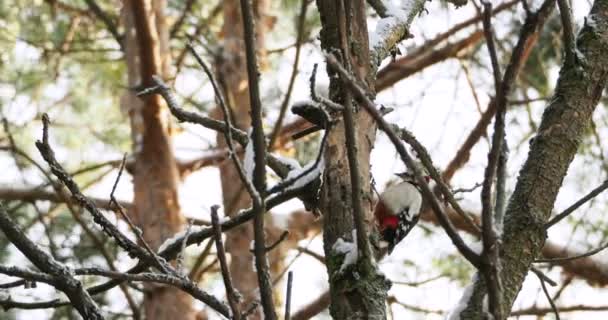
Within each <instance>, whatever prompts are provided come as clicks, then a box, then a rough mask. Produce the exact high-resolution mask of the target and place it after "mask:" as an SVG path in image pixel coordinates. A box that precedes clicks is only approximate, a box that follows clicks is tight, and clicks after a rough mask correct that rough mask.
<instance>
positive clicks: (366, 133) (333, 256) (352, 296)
mask: <svg viewBox="0 0 608 320" xmlns="http://www.w3.org/2000/svg"><path fill="white" fill-rule="evenodd" d="M338 1H341V0H338ZM317 6H318V8H319V12H320V14H321V23H322V29H321V46H322V48H323V49H324V50H326V51H327V52H336V50H337V51H339V50H340V38H339V37H340V36H339V35H340V32H339V28H338V14H337V13H338V8H339V5H338V2H337V1H333V0H332V1H320V0H319V1H317ZM344 8H345V10H346V12H345V13H343V14H344V15H345V17H346V32H347V34H348V37H347V39H349V41H350V43H348V45H349V50H350V56H351V63H352V70H353V72H354V73H355V75H356V76H357V78H358V79H360V80H361V82H362V83H365V84H366V85H367V86H368V87H369V88H373V85H372V83H373V80H372V79H373V75H372V73H371V69H370V62H369V61H370V57H369V49H368V34H367V24H366V16H365V1H361V0H356V1H344ZM328 73H329V74H330V79H331V82H330V97H331V98H332V100H334V101H336V102H338V103H342V102H343V101H342V100H343V98H342V97H343V91H342V88H341V82H340V81H339V80H338V78H337V76H336V77H333V74H334V72H333V71H332V70H328ZM355 109H357V108H355ZM354 116H355V122H356V124H357V127H358V130H357V131H356V133H357V141H358V145H357V146H356V147H357V149H358V160H359V164H360V167H359V168H358V170H359V172H358V174H359V175H360V177H361V184H362V186H363V190H362V194H361V195H360V198H361V199H362V205H363V209H364V212H365V220H366V222H367V223H368V225H369V226H370V229H371V228H373V225H374V224H373V222H372V217H371V209H372V193H371V192H372V190H371V185H370V183H369V182H370V163H369V156H370V152H371V149H372V148H373V145H374V141H375V132H376V130H375V129H376V128H375V123H374V122H373V120H372V119H371V117H370V116H369V115H368V114H367V113H365V112H356V113H355V115H354ZM325 163H326V164H325V168H326V169H325V173H324V182H323V190H322V192H321V211H322V212H323V219H324V224H323V225H324V230H323V231H324V232H323V237H324V250H325V257H326V261H327V271H328V274H329V281H330V294H331V305H330V312H331V315H332V317H333V318H334V319H384V318H386V314H385V309H386V308H385V300H386V291H387V290H388V288H389V284H388V282H387V281H386V279H385V278H384V277H383V276H381V275H378V274H375V273H373V272H372V273H371V274H367V275H364V273H359V272H357V270H356V269H348V270H347V271H346V272H339V270H340V267H341V264H342V259H343V255H342V254H337V253H336V252H335V251H334V250H332V247H333V245H334V243H335V242H336V241H337V240H338V238H343V239H344V240H347V241H350V242H353V241H356V239H353V237H352V230H353V229H354V228H355V227H354V223H353V212H352V211H353V210H352V205H351V185H350V173H349V167H348V159H347V154H346V145H345V138H344V126H343V124H342V123H339V124H338V125H336V126H335V127H334V128H333V129H332V130H331V131H330V133H329V136H328V139H327V151H326V154H325Z"/></svg>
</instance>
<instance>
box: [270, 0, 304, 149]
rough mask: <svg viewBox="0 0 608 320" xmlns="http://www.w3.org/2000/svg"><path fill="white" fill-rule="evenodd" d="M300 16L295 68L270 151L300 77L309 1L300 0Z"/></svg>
mask: <svg viewBox="0 0 608 320" xmlns="http://www.w3.org/2000/svg"><path fill="white" fill-rule="evenodd" d="M300 2H301V6H300V14H299V15H298V20H297V28H298V35H297V36H296V53H295V58H294V61H293V67H292V69H291V76H290V77H289V85H288V86H287V93H285V97H284V98H283V102H282V103H281V108H280V109H279V110H280V111H279V117H278V118H277V121H276V123H275V125H274V129H273V130H272V134H271V135H270V141H269V142H268V147H269V149H270V150H273V149H274V144H275V142H276V140H277V138H278V137H279V134H280V132H281V128H282V127H283V120H284V118H285V113H286V111H287V107H288V106H289V99H290V98H291V92H292V91H293V87H294V84H295V80H296V76H297V75H298V65H299V62H300V51H301V48H302V41H303V38H304V27H305V23H306V9H307V8H308V4H309V1H308V0H300Z"/></svg>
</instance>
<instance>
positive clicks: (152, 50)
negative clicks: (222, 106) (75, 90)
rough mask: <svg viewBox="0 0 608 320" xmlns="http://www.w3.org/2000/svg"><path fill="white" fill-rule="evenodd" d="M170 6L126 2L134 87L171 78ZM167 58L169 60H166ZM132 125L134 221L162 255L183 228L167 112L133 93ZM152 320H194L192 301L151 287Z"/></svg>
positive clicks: (153, 99)
mask: <svg viewBox="0 0 608 320" xmlns="http://www.w3.org/2000/svg"><path fill="white" fill-rule="evenodd" d="M164 7H165V3H164V0H153V1H147V0H132V1H125V8H124V12H123V17H124V19H125V26H126V29H127V30H128V32H127V34H126V41H125V47H126V57H127V68H128V71H129V79H128V80H129V85H130V86H136V85H144V86H150V85H151V84H152V82H151V81H152V76H153V75H160V76H164V77H167V76H168V75H167V74H166V73H167V72H168V64H169V61H167V59H168V57H169V55H167V54H166V52H165V53H163V52H164V51H165V50H166V48H167V44H166V43H164V44H163V42H166V41H167V40H168V39H167V36H166V34H167V30H166V25H165V23H164V16H163V11H164ZM161 53H163V54H161ZM123 103H125V104H126V106H127V110H128V112H129V116H130V119H131V126H132V136H133V145H134V157H135V166H134V171H133V180H134V181H133V182H134V189H135V192H134V193H135V198H134V201H133V203H134V208H133V210H132V215H133V220H134V221H135V223H136V224H137V225H138V226H139V227H140V228H141V229H142V231H143V236H144V239H145V240H146V242H147V243H148V244H149V245H150V246H151V247H152V249H154V250H156V249H157V248H158V247H159V246H160V244H162V243H163V241H165V240H166V239H167V238H169V237H171V236H172V235H173V234H175V233H176V232H179V231H180V230H181V228H182V226H183V222H184V219H183V217H182V215H181V213H180V207H179V202H178V196H177V186H178V172H177V165H176V163H175V160H174V156H173V150H172V148H171V142H170V138H169V135H168V133H167V123H166V122H167V117H166V113H165V110H164V109H165V108H166V106H165V105H164V101H163V100H162V99H161V97H160V96H158V95H153V96H148V97H145V98H144V99H143V100H140V99H139V98H137V97H135V96H133V95H132V94H131V93H128V94H127V96H125V98H124V99H123ZM143 307H144V310H145V314H146V319H148V320H152V319H155V320H156V319H158V320H162V319H175V317H176V315H179V318H180V319H194V310H193V308H192V298H191V297H190V296H189V295H187V294H186V293H184V292H182V291H181V290H178V289H176V288H174V287H170V286H158V285H147V286H146V293H145V296H144V305H143Z"/></svg>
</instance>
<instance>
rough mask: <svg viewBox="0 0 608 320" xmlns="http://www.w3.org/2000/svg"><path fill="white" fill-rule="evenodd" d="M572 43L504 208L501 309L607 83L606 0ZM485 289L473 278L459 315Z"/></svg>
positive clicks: (541, 232)
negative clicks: (572, 57) (573, 54)
mask: <svg viewBox="0 0 608 320" xmlns="http://www.w3.org/2000/svg"><path fill="white" fill-rule="evenodd" d="M589 21H592V23H589ZM577 48H578V51H577V52H578V54H577V59H576V61H575V63H572V64H564V66H563V67H562V70H561V72H560V77H559V79H558V81H557V87H556V89H555V93H554V96H553V99H552V100H551V102H550V103H549V105H548V106H547V109H546V110H545V112H544V114H543V118H542V122H541V125H540V127H539V129H538V133H537V135H536V137H535V138H534V139H533V141H532V142H531V145H530V152H529V154H528V159H527V160H526V162H525V164H524V166H523V168H522V169H521V171H520V174H519V178H518V181H517V185H516V187H515V191H514V193H513V195H512V197H511V200H510V202H509V206H508V208H507V213H506V218H505V231H504V235H503V248H502V249H503V250H502V252H501V259H502V266H503V269H502V271H501V278H502V283H503V288H504V291H503V298H504V299H503V303H504V305H503V309H504V310H510V309H511V306H512V304H513V301H514V300H515V297H516V296H517V294H518V292H519V291H520V289H521V285H522V282H523V280H524V278H525V277H526V275H527V273H528V270H529V269H530V265H531V263H532V261H533V260H534V259H535V258H536V257H537V256H538V254H539V253H540V252H541V249H542V247H543V245H544V243H545V239H546V232H545V229H544V224H545V222H546V221H547V219H548V218H549V216H550V214H551V210H552V208H553V205H554V202H555V198H556V197H557V193H558V191H559V189H560V187H561V184H562V181H563V178H564V177H565V175H566V173H567V170H568V166H569V165H570V163H571V162H572V160H573V158H574V156H575V154H576V151H577V148H578V146H579V144H580V141H581V138H582V137H583V134H584V132H585V130H587V129H588V128H589V125H590V120H591V116H592V113H593V110H594V109H595V106H596V105H597V103H598V101H599V98H600V97H601V95H602V92H603V90H604V87H605V85H606V80H607V79H608V0H597V1H595V3H594V5H593V7H592V9H591V13H590V15H589V16H588V17H587V23H586V24H585V26H584V27H583V28H582V30H581V32H580V33H579V36H578V38H577ZM479 278H481V277H479ZM485 295H486V285H485V284H484V283H483V281H482V280H480V281H477V282H476V283H475V284H474V291H473V295H472V297H471V299H470V300H469V303H468V306H467V308H466V309H465V310H464V311H463V312H462V313H461V318H462V319H482V318H483V312H482V301H483V298H484V296H485Z"/></svg>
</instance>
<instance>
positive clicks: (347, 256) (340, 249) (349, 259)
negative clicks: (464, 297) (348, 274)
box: [332, 229, 359, 273]
mask: <svg viewBox="0 0 608 320" xmlns="http://www.w3.org/2000/svg"><path fill="white" fill-rule="evenodd" d="M352 232H353V242H348V241H344V240H343V239H342V238H338V240H337V241H336V242H335V243H334V245H333V247H332V250H333V251H335V252H337V253H339V254H343V255H344V259H343V260H342V265H341V266H340V270H339V271H338V272H340V273H342V272H344V270H346V268H348V266H350V265H353V264H355V263H357V259H359V249H358V248H357V241H356V239H357V230H356V229H353V231H352Z"/></svg>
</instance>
